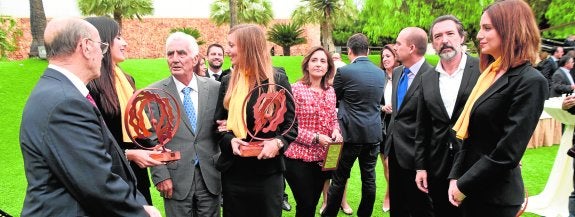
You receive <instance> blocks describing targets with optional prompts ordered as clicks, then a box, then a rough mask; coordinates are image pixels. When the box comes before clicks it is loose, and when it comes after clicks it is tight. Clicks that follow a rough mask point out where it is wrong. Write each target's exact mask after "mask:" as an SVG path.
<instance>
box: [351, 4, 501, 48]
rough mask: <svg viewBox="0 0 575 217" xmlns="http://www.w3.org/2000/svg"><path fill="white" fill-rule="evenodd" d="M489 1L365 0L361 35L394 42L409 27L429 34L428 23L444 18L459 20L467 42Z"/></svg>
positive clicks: (471, 36) (471, 37) (474, 32)
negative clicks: (390, 39)
mask: <svg viewBox="0 0 575 217" xmlns="http://www.w3.org/2000/svg"><path fill="white" fill-rule="evenodd" d="M492 1H493V0H477V1H453V0H436V1H428V0H366V2H365V6H364V10H363V11H362V12H361V14H360V17H361V19H363V20H365V22H366V23H365V26H364V28H363V31H364V33H366V34H367V35H368V37H369V38H370V39H371V40H378V39H380V38H396V37H397V34H398V33H399V31H401V29H403V28H405V27H408V26H417V27H421V28H423V29H425V30H426V31H429V26H430V25H431V22H433V20H434V19H435V18H436V17H438V16H441V15H446V14H452V15H455V16H456V17H458V18H459V19H460V20H461V22H462V23H463V25H464V27H465V30H466V31H467V32H468V39H474V38H475V34H476V33H477V29H478V27H479V20H480V18H481V12H482V10H483V8H484V7H486V6H487V5H488V4H489V3H491V2H492ZM366 8H369V10H365V9H366Z"/></svg>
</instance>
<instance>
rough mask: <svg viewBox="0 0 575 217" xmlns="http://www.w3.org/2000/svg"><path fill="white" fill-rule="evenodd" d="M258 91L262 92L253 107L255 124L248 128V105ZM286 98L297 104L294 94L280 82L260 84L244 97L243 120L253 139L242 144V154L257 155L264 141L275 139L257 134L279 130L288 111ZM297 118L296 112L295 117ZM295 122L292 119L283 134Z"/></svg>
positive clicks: (243, 155)
mask: <svg viewBox="0 0 575 217" xmlns="http://www.w3.org/2000/svg"><path fill="white" fill-rule="evenodd" d="M274 86H275V87H276V90H277V91H275V92H272V93H268V92H267V88H272V87H274ZM264 87H267V88H264ZM256 91H258V92H260V95H259V97H258V98H257V100H256V103H255V104H254V106H253V107H252V109H253V113H254V126H253V128H252V129H248V127H247V124H246V121H245V120H246V119H245V114H246V109H247V108H246V107H247V103H248V101H249V100H250V98H251V96H252V95H253V94H254V93H256ZM287 96H289V97H287ZM288 98H289V99H288ZM286 100H291V101H293V102H294V106H295V101H294V98H293V96H292V94H291V93H290V92H289V91H288V90H287V89H286V88H285V87H283V86H281V85H278V84H262V85H258V86H256V87H255V88H254V89H252V90H251V91H250V92H249V93H248V95H247V96H246V98H245V99H244V106H243V107H242V120H244V121H243V124H244V127H245V128H246V129H247V133H248V135H250V137H251V138H252V139H251V140H250V141H249V142H248V145H240V147H239V148H240V152H241V154H240V156H242V157H257V156H258V155H259V154H260V152H261V151H262V149H263V141H266V140H272V139H274V137H270V138H261V137H258V136H257V135H258V134H259V133H260V132H261V133H268V132H274V131H276V130H277V128H278V126H279V125H280V124H282V123H283V122H284V115H285V113H286V112H287V104H286ZM295 118H296V117H295V112H294V119H295ZM294 123H295V121H292V123H291V125H290V127H289V128H287V129H286V130H285V131H284V132H282V133H281V135H285V134H286V133H287V132H289V130H290V129H291V128H292V127H293V125H294Z"/></svg>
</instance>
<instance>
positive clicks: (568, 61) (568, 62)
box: [550, 55, 575, 97]
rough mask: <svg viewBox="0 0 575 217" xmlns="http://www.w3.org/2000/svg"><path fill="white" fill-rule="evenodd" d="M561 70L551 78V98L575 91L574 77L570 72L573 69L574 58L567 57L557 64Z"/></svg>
mask: <svg viewBox="0 0 575 217" xmlns="http://www.w3.org/2000/svg"><path fill="white" fill-rule="evenodd" d="M557 63H558V64H559V68H558V69H557V70H555V73H553V76H552V77H551V94H550V95H551V97H558V96H561V95H562V94H566V93H572V92H573V89H575V82H573V79H574V78H573V75H572V74H571V73H570V71H571V70H572V69H573V57H572V56H570V55H565V56H563V57H561V59H559V61H558V62H557Z"/></svg>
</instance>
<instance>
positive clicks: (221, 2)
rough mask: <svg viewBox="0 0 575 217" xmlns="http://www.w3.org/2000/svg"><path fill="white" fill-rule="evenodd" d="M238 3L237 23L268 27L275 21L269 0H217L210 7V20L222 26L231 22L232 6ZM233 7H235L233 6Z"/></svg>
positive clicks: (231, 24)
mask: <svg viewBox="0 0 575 217" xmlns="http://www.w3.org/2000/svg"><path fill="white" fill-rule="evenodd" d="M234 3H236V5H237V7H236V9H237V11H236V14H237V21H236V22H237V23H257V24H260V25H264V26H267V25H268V24H269V23H270V21H272V20H273V17H274V14H273V11H272V3H271V2H270V1H269V0H229V1H228V0H216V1H214V2H213V3H212V4H211V5H210V19H212V21H214V23H216V25H218V26H221V25H222V24H224V23H229V24H230V27H233V26H234V25H236V24H237V23H232V22H231V17H232V16H231V12H233V10H230V6H231V5H233V4H234ZM232 7H233V6H232Z"/></svg>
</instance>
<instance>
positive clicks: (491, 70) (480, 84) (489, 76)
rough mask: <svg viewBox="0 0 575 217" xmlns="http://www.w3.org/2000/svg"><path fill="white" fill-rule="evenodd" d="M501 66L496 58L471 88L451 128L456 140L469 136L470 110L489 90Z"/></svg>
mask: <svg viewBox="0 0 575 217" xmlns="http://www.w3.org/2000/svg"><path fill="white" fill-rule="evenodd" d="M500 65H501V57H499V58H497V59H496V60H495V62H493V63H491V65H489V66H488V67H487V68H486V69H485V71H483V73H481V75H480V76H479V79H477V84H475V87H473V90H472V91H471V94H470V95H469V98H468V99H467V102H465V107H463V111H462V112H461V115H460V116H459V118H458V119H457V122H456V123H455V125H454V126H453V130H455V131H456V133H457V134H456V136H457V138H458V139H467V137H469V134H468V132H467V129H468V127H469V116H470V115H471V114H470V113H471V108H473V105H474V104H475V101H477V99H478V98H479V97H480V96H481V95H483V93H485V91H486V90H487V88H489V87H490V86H491V85H492V84H493V82H494V81H495V76H496V75H497V72H499V66H500Z"/></svg>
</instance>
